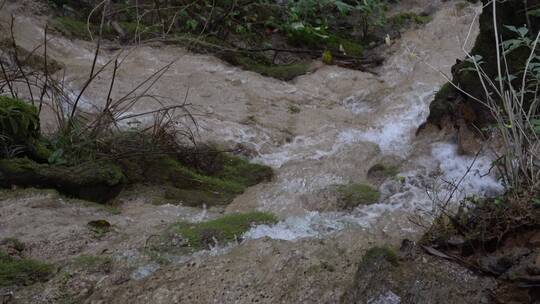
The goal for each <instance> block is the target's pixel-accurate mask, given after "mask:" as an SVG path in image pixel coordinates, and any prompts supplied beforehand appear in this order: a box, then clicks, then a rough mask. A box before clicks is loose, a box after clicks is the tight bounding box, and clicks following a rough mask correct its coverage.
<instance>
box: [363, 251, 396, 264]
mask: <svg viewBox="0 0 540 304" xmlns="http://www.w3.org/2000/svg"><path fill="white" fill-rule="evenodd" d="M380 261H386V262H388V263H390V264H391V265H392V266H398V264H399V258H398V256H397V254H396V252H395V251H394V250H393V249H392V248H390V247H387V246H383V247H373V248H371V249H369V250H368V251H367V252H366V253H365V254H364V256H363V257H362V261H361V263H362V264H364V265H370V264H375V263H378V262H380Z"/></svg>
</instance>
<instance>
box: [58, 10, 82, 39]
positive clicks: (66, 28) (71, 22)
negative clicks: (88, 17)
mask: <svg viewBox="0 0 540 304" xmlns="http://www.w3.org/2000/svg"><path fill="white" fill-rule="evenodd" d="M52 25H53V27H54V29H56V30H58V31H59V32H60V33H62V34H63V35H66V36H68V37H73V38H79V39H83V40H87V39H90V35H89V33H88V28H87V24H86V22H83V21H82V20H79V19H76V18H73V17H68V16H62V17H56V18H54V19H53V22H52Z"/></svg>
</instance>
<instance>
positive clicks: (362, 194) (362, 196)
mask: <svg viewBox="0 0 540 304" xmlns="http://www.w3.org/2000/svg"><path fill="white" fill-rule="evenodd" d="M337 192H338V205H339V207H340V208H341V209H345V210H351V209H354V208H355V207H357V206H359V205H370V204H374V203H377V202H378V201H379V198H380V193H379V191H377V190H376V189H374V188H373V187H371V186H369V185H364V184H348V185H339V186H337Z"/></svg>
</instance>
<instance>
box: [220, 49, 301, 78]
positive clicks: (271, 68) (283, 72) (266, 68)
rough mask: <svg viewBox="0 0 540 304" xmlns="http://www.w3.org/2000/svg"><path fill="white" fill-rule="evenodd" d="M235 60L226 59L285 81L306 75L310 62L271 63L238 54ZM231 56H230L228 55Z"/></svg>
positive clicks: (247, 68)
mask: <svg viewBox="0 0 540 304" xmlns="http://www.w3.org/2000/svg"><path fill="white" fill-rule="evenodd" d="M236 57H237V58H235V59H234V60H231V61H229V60H226V61H229V63H232V64H236V65H239V66H241V67H242V68H244V69H246V70H250V71H254V72H257V73H259V74H261V75H264V76H268V77H273V78H277V79H280V80H283V81H289V80H293V79H294V78H296V77H298V76H301V75H304V74H306V73H307V72H308V71H309V64H308V63H302V62H300V63H293V64H283V65H277V64H271V63H267V62H264V61H262V60H255V59H253V58H250V57H247V56H244V55H241V54H239V55H237V56H236ZM228 58H230V57H228Z"/></svg>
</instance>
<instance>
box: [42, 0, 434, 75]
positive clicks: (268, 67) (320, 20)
mask: <svg viewBox="0 0 540 304" xmlns="http://www.w3.org/2000/svg"><path fill="white" fill-rule="evenodd" d="M51 5H54V6H55V7H56V8H62V7H63V6H64V5H66V6H68V7H72V8H77V11H78V12H79V13H78V14H77V15H76V16H74V17H66V16H64V15H62V16H58V17H56V18H54V20H53V26H54V28H56V29H57V30H59V31H60V32H62V33H64V34H65V35H68V36H72V37H77V38H81V39H89V38H90V34H89V32H88V31H90V32H92V35H93V36H94V37H95V36H97V34H98V29H99V27H100V23H101V18H100V16H101V13H102V9H101V8H100V9H97V10H95V11H93V15H92V16H90V17H89V16H88V14H89V13H90V11H91V7H90V6H88V5H85V4H84V3H80V1H72V0H65V1H60V0H55V1H53V2H52V3H51ZM387 9H388V1H387V0H295V1H287V2H286V3H285V4H279V3H276V2H275V1H268V0H256V1H245V0H241V1H240V2H238V1H233V0H225V1H211V0H201V1H195V2H192V3H190V4H189V5H186V3H185V2H183V1H179V0H172V1H165V2H154V3H139V4H136V5H133V4H132V3H126V2H121V1H120V2H112V3H110V6H109V7H108V10H107V11H108V13H107V14H106V16H105V22H104V24H103V27H102V31H103V32H102V34H103V37H105V38H108V39H115V38H119V40H120V41H122V42H128V41H141V40H146V39H152V38H156V39H167V40H168V41H177V43H180V44H184V45H186V46H187V47H189V48H191V49H197V50H199V51H210V52H212V53H215V54H216V55H217V56H218V57H220V58H222V59H224V60H226V61H228V62H230V63H232V64H235V65H239V66H241V67H243V68H245V69H248V70H252V71H255V72H258V73H260V74H262V75H265V76H269V77H274V78H278V79H282V80H291V79H293V78H295V77H296V76H298V75H302V74H305V73H306V72H307V71H308V63H309V61H310V60H311V59H314V58H321V57H322V56H323V53H324V52H325V51H326V52H329V53H328V54H330V55H331V56H332V57H335V58H337V57H342V58H343V57H344V58H345V59H347V62H348V63H350V62H351V61H354V60H357V59H359V57H361V56H362V55H363V54H364V50H365V49H366V48H367V47H368V46H369V45H373V44H377V43H381V42H383V40H384V37H378V36H376V35H375V33H378V32H384V30H381V29H383V28H384V26H385V25H386V23H387V20H386V11H387ZM70 11H71V10H70ZM426 19H427V17H423V16H417V15H414V14H411V13H409V14H405V15H403V16H399V18H397V19H396V20H398V21H399V22H401V23H407V22H408V21H409V20H410V22H414V23H423V22H426ZM87 20H90V24H89V29H88V26H87ZM275 38H278V39H277V40H279V41H281V42H280V43H279V44H276V43H275V41H277V40H276V39H275ZM239 41H241V43H237V42H239ZM297 48H300V49H303V50H305V51H301V52H295V51H289V50H293V49H297ZM278 49H280V50H278ZM230 53H234V54H235V55H234V56H231V55H230ZM280 55H286V56H284V57H286V58H284V59H281V58H280V57H281V56H280ZM338 55H339V56H338ZM233 57H238V58H233ZM336 61H337V62H338V64H339V61H338V60H336ZM348 66H354V65H351V64H348Z"/></svg>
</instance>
